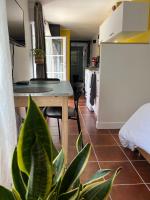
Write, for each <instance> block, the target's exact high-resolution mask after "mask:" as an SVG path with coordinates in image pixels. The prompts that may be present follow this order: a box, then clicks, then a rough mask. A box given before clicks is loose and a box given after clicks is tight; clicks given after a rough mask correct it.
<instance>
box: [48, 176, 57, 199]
mask: <svg viewBox="0 0 150 200" xmlns="http://www.w3.org/2000/svg"><path fill="white" fill-rule="evenodd" d="M60 185H61V180H59V181H58V182H57V183H56V185H55V186H54V187H53V189H52V190H51V191H50V193H49V195H48V197H47V198H46V200H58V195H59V189H60Z"/></svg>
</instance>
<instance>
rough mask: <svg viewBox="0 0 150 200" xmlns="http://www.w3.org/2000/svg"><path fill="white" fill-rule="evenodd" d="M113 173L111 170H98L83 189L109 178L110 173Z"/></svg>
mask: <svg viewBox="0 0 150 200" xmlns="http://www.w3.org/2000/svg"><path fill="white" fill-rule="evenodd" d="M110 172H111V169H102V170H98V171H97V172H96V173H95V174H94V175H93V176H92V177H91V178H90V179H89V180H88V181H87V182H86V183H85V184H84V185H83V187H85V186H86V185H88V184H91V183H93V182H97V181H99V180H100V179H102V178H104V177H105V176H107V175H108V174H109V173H110Z"/></svg>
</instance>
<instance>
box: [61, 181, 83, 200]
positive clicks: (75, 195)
mask: <svg viewBox="0 0 150 200" xmlns="http://www.w3.org/2000/svg"><path fill="white" fill-rule="evenodd" d="M81 189H82V185H81V184H80V185H79V187H78V188H76V189H73V190H71V191H69V192H66V193H64V194H61V195H60V196H59V198H58V200H78V199H79V194H80V191H81Z"/></svg>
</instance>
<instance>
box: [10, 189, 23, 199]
mask: <svg viewBox="0 0 150 200" xmlns="http://www.w3.org/2000/svg"><path fill="white" fill-rule="evenodd" d="M12 193H13V195H14V197H15V199H16V200H22V199H21V197H20V194H19V193H18V192H17V190H15V189H14V188H13V189H12Z"/></svg>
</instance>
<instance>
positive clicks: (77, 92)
mask: <svg viewBox="0 0 150 200" xmlns="http://www.w3.org/2000/svg"><path fill="white" fill-rule="evenodd" d="M73 91H74V105H75V110H76V111H77V112H78V104H79V98H80V97H81V96H82V95H83V94H84V84H83V83H82V82H81V83H80V84H79V83H78V84H76V85H74V86H73Z"/></svg>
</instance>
